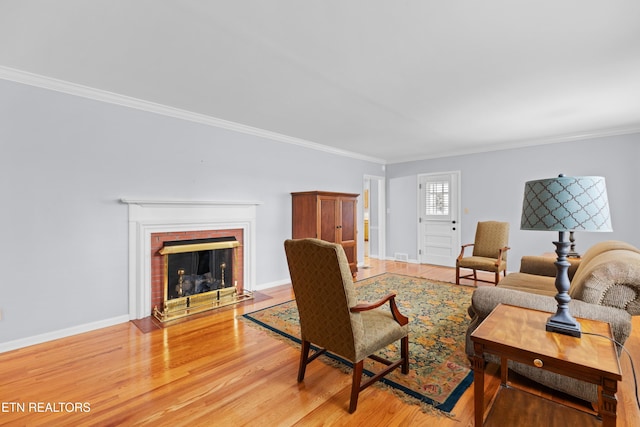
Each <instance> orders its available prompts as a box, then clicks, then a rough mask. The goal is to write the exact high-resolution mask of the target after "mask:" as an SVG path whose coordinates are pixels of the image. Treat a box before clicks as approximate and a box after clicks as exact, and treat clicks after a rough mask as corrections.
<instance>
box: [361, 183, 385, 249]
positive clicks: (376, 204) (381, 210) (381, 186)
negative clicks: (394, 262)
mask: <svg viewBox="0 0 640 427" xmlns="http://www.w3.org/2000/svg"><path fill="white" fill-rule="evenodd" d="M372 181H376V182H377V183H378V192H377V194H378V197H377V198H376V200H373V199H372V198H371V191H369V211H371V210H373V209H376V212H377V214H378V235H377V238H378V239H377V240H378V251H377V252H378V257H379V259H381V260H384V259H386V254H387V251H386V248H387V244H386V235H387V231H386V230H387V226H386V224H387V213H386V206H387V203H386V178H385V177H384V176H376V175H364V179H363V189H370V186H368V185H367V182H369V183H371V182H372ZM362 194H363V200H364V191H363V192H362ZM362 218H363V220H362V223H363V225H364V202H363V204H362ZM369 226H371V223H369ZM369 232H371V228H369ZM361 241H362V244H363V246H362V247H363V248H364V233H362V239H361ZM369 241H371V239H369Z"/></svg>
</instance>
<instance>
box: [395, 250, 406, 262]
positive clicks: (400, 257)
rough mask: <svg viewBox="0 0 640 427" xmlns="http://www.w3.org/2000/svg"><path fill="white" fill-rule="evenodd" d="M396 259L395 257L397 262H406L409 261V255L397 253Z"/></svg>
mask: <svg viewBox="0 0 640 427" xmlns="http://www.w3.org/2000/svg"><path fill="white" fill-rule="evenodd" d="M394 257H395V259H396V261H404V262H407V261H409V254H403V253H400V252H396V253H395V255H394Z"/></svg>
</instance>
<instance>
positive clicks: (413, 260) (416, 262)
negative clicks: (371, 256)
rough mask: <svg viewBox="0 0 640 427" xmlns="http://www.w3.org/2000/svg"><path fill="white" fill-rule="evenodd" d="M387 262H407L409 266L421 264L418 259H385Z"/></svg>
mask: <svg viewBox="0 0 640 427" xmlns="http://www.w3.org/2000/svg"><path fill="white" fill-rule="evenodd" d="M385 259H386V260H387V261H395V262H406V263H407V264H420V263H419V262H418V260H417V259H407V260H406V261H399V260H397V259H396V258H395V257H387V258H385Z"/></svg>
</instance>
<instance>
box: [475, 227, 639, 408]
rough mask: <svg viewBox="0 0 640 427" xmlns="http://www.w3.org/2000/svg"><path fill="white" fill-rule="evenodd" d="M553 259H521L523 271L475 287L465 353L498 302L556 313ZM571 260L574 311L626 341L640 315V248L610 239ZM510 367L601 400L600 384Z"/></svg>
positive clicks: (490, 358)
mask: <svg viewBox="0 0 640 427" xmlns="http://www.w3.org/2000/svg"><path fill="white" fill-rule="evenodd" d="M554 261H555V259H554V258H553V257H544V256H538V257H532V256H530V257H523V258H522V262H521V266H520V272H518V273H510V274H508V275H507V276H506V277H505V278H504V279H502V280H501V281H500V283H499V284H498V285H497V286H496V287H493V286H491V287H481V288H478V289H476V290H475V291H474V293H473V296H472V301H471V306H470V307H469V310H468V312H469V316H470V317H471V322H470V324H469V327H468V329H467V342H466V352H467V354H468V355H469V356H472V355H473V345H472V343H471V339H470V335H471V333H472V332H473V331H474V330H475V329H476V327H478V325H479V324H480V323H481V322H482V321H483V320H484V318H485V317H487V316H488V315H489V313H491V311H492V310H493V309H494V308H495V307H496V306H497V305H498V304H500V303H503V304H510V305H515V306H520V307H526V308H533V309H537V310H543V311H548V312H550V313H554V312H555V311H556V308H557V302H556V300H555V298H554V296H555V295H556V293H557V291H556V288H555V274H556V266H555V264H554ZM571 263H572V265H571V267H570V269H569V277H570V279H571V287H570V288H569V295H570V296H571V298H572V300H571V302H570V303H569V307H570V312H571V314H572V315H573V316H574V317H582V318H587V319H595V320H601V321H604V322H608V323H610V324H611V326H612V330H613V335H614V338H615V339H616V341H618V342H620V343H621V344H624V342H625V341H626V340H627V338H628V337H629V335H630V334H631V316H637V315H640V250H638V249H637V248H635V247H634V246H632V245H630V244H628V243H625V242H620V241H615V240H610V241H606V242H600V243H598V244H596V245H594V246H592V247H591V248H590V249H589V250H588V251H587V252H586V253H585V254H584V256H583V257H582V258H581V259H579V260H572V261H571ZM619 352H620V350H619ZM485 358H486V360H487V361H490V362H496V363H497V362H499V361H498V360H497V358H495V357H494V356H492V355H488V354H487V355H486V356H485ZM509 367H510V368H511V369H512V370H514V371H516V372H518V373H520V374H522V375H524V376H526V377H528V378H530V379H532V380H534V381H536V382H539V383H541V384H544V385H546V386H549V387H551V388H554V389H556V390H560V391H562V392H565V393H568V394H570V395H573V396H576V397H578V398H580V399H584V400H586V401H589V402H597V400H598V392H597V388H596V387H595V386H594V385H592V384H588V383H585V382H584V381H580V380H575V379H571V378H568V377H565V376H563V375H559V374H554V373H552V372H547V371H543V370H540V369H538V368H535V367H533V366H527V365H523V364H520V363H515V362H510V364H509Z"/></svg>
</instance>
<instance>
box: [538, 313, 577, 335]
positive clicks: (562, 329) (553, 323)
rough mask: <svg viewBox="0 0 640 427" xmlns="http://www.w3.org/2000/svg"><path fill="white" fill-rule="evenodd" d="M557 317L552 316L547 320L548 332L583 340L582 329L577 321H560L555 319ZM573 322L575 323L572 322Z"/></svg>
mask: <svg viewBox="0 0 640 427" xmlns="http://www.w3.org/2000/svg"><path fill="white" fill-rule="evenodd" d="M554 317H556V316H551V317H549V319H548V320H547V324H546V325H545V329H546V331H547V332H555V333H558V334H563V335H570V336H572V337H576V338H581V337H582V328H581V327H580V323H578V321H577V320H575V319H571V320H558V319H554ZM572 320H573V321H572Z"/></svg>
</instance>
